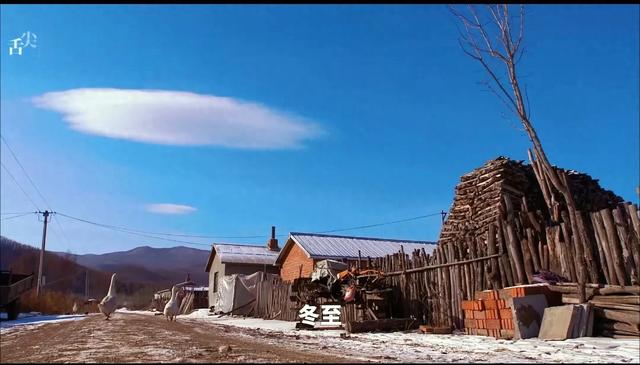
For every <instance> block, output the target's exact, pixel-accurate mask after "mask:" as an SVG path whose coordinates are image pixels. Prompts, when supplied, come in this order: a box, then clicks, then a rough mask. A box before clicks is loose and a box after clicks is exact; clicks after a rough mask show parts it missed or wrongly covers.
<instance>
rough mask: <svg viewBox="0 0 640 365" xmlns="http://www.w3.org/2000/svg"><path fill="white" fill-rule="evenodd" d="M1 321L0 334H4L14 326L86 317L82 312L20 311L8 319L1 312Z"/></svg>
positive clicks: (36, 324) (27, 325)
mask: <svg viewBox="0 0 640 365" xmlns="http://www.w3.org/2000/svg"><path fill="white" fill-rule="evenodd" d="M1 314H2V316H0V318H2V321H0V334H6V333H8V332H10V331H11V330H12V329H15V328H21V329H22V328H24V329H26V328H34V327H37V326H41V325H43V324H48V323H59V322H65V321H77V320H81V319H84V318H86V316H85V315H84V314H81V315H76V314H60V315H55V314H54V315H42V314H40V313H38V312H31V313H20V314H19V315H18V318H17V319H15V320H13V321H9V320H7V319H6V318H7V316H6V313H1Z"/></svg>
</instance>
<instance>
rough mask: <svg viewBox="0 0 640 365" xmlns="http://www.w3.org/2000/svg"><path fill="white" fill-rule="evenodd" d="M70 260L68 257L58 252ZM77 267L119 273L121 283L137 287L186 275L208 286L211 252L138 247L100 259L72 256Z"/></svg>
mask: <svg viewBox="0 0 640 365" xmlns="http://www.w3.org/2000/svg"><path fill="white" fill-rule="evenodd" d="M56 253H57V254H59V255H62V256H67V255H68V254H67V253H62V252H56ZM70 256H71V257H72V258H73V259H74V261H76V262H77V263H78V264H80V265H82V266H86V267H90V268H93V269H96V270H100V271H104V272H117V273H118V276H120V278H121V280H124V281H131V282H138V283H154V284H158V283H163V284H166V285H167V286H171V285H172V284H175V283H179V282H182V281H184V280H185V279H186V278H187V274H189V275H190V277H191V280H192V281H193V282H195V283H196V284H197V285H203V286H206V285H207V283H208V276H207V273H206V272H205V271H204V269H205V266H206V265H207V260H208V258H209V251H206V250H199V249H195V248H190V247H184V246H178V247H171V248H153V247H149V246H142V247H136V248H134V249H132V250H129V251H118V252H111V253H104V254H100V255H96V254H86V255H75V254H71V255H70Z"/></svg>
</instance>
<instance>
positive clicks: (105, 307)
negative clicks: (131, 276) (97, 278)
mask: <svg viewBox="0 0 640 365" xmlns="http://www.w3.org/2000/svg"><path fill="white" fill-rule="evenodd" d="M115 284H116V274H115V273H114V274H113V275H111V284H110V285H109V292H108V293H107V296H106V297H104V298H102V301H101V302H100V303H98V309H100V313H102V314H104V315H105V316H107V318H106V319H105V320H107V321H108V320H109V316H110V315H111V314H112V313H113V312H115V310H116V285H115Z"/></svg>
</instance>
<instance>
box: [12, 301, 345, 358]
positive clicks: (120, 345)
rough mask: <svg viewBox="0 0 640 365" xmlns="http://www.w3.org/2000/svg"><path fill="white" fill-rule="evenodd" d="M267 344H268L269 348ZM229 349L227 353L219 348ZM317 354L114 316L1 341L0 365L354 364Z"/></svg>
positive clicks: (257, 338)
mask: <svg viewBox="0 0 640 365" xmlns="http://www.w3.org/2000/svg"><path fill="white" fill-rule="evenodd" d="M269 342H271V343H269ZM224 345H230V346H231V351H225V352H220V351H219V347H220V346H224ZM354 361H356V362H357V361H358V360H357V359H353V358H345V357H339V356H335V355H331V354H327V353H326V351H325V353H322V352H320V351H318V350H317V349H316V350H314V349H308V348H299V349H298V348H292V347H291V346H284V344H283V345H279V344H274V343H273V341H269V339H268V338H267V336H261V335H256V334H255V333H252V334H251V335H247V334H246V333H244V332H243V331H237V330H234V329H233V328H230V327H228V326H221V325H215V324H209V323H198V325H194V324H193V323H188V322H181V321H180V320H178V321H177V322H169V323H168V322H166V321H165V320H164V319H163V318H162V317H161V316H156V317H154V316H145V315H139V314H130V313H116V314H115V315H114V316H113V317H112V319H111V320H109V321H105V320H104V317H103V316H101V315H90V316H89V317H88V318H86V319H83V320H79V321H69V322H61V323H52V324H46V325H43V326H40V327H36V328H29V329H21V330H19V331H12V332H8V333H5V334H3V335H2V338H1V341H0V362H1V363H12V362H38V363H49V362H112V363H122V362H307V363H310V362H354Z"/></svg>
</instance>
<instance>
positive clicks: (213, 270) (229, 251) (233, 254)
mask: <svg viewBox="0 0 640 365" xmlns="http://www.w3.org/2000/svg"><path fill="white" fill-rule="evenodd" d="M279 252H280V247H278V240H277V239H276V238H275V227H271V239H270V240H269V241H268V242H267V245H266V246H257V245H249V244H240V243H214V244H213V246H212V248H211V253H210V254H209V260H208V261H207V266H206V268H205V271H206V272H208V273H209V306H210V307H211V306H212V305H214V304H215V303H217V299H218V290H219V287H220V284H221V282H222V279H223V277H225V276H230V275H251V274H254V273H256V272H265V273H268V274H279V269H278V267H277V266H275V262H276V258H277V257H278V253H279Z"/></svg>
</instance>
